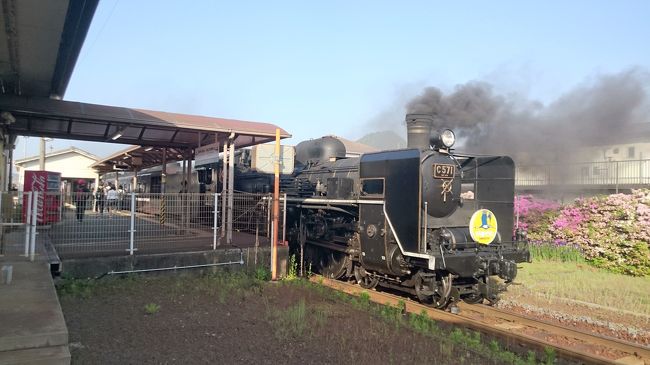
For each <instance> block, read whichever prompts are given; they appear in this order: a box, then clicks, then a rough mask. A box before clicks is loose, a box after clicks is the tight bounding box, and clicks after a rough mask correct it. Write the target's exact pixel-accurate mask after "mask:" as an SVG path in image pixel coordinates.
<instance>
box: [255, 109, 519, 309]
mask: <svg viewBox="0 0 650 365" xmlns="http://www.w3.org/2000/svg"><path fill="white" fill-rule="evenodd" d="M406 123H407V127H408V148H407V149H402V150H393V151H382V152H376V153H368V154H364V155H362V156H361V157H358V158H345V146H344V145H343V144H342V143H341V142H340V141H339V140H337V139H334V138H331V137H323V138H320V139H317V140H310V141H305V142H302V143H300V144H298V145H297V146H296V161H295V162H296V171H295V172H294V174H293V175H292V176H284V177H283V179H282V184H281V185H282V189H283V190H284V192H286V193H287V196H288V198H287V203H288V205H287V231H288V233H289V240H290V246H291V249H292V251H293V252H295V253H297V254H298V255H301V254H302V255H303V256H304V257H303V258H304V261H305V262H307V263H311V265H312V268H313V269H314V270H315V271H320V272H321V273H322V274H323V275H325V276H327V277H330V278H335V279H340V278H348V279H351V280H356V281H357V282H358V283H359V284H360V285H361V286H362V287H364V288H373V287H375V286H377V285H382V286H385V287H390V288H393V289H399V290H402V291H406V292H409V293H411V294H413V295H415V296H417V298H418V299H419V300H420V301H422V302H424V303H426V304H429V305H431V306H434V307H437V308H445V307H446V306H447V305H448V304H449V303H451V302H453V301H458V300H460V299H462V300H464V301H466V302H471V303H477V302H482V301H483V300H484V299H487V300H488V301H490V302H496V301H497V300H498V293H499V291H500V290H503V288H504V287H505V285H503V284H501V285H491V284H490V283H491V280H489V279H490V278H494V277H499V278H501V279H502V280H503V281H504V283H505V284H507V283H510V282H512V281H513V280H514V278H515V277H516V275H517V266H516V264H517V263H518V262H525V261H529V260H530V254H529V251H528V245H527V243H526V239H525V233H524V232H515V234H513V198H514V171H515V169H514V163H513V161H512V159H511V158H509V157H505V156H490V157H485V156H481V157H477V156H466V155H457V154H454V153H453V151H452V149H451V147H452V146H453V144H454V142H455V136H454V134H453V132H452V131H451V130H443V131H432V127H431V125H432V119H431V116H429V115H413V114H411V115H407V117H406ZM255 179H257V181H259V177H257V178H255ZM244 180H246V178H244ZM494 282H497V281H496V280H494Z"/></svg>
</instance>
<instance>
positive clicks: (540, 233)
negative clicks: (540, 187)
mask: <svg viewBox="0 0 650 365" xmlns="http://www.w3.org/2000/svg"><path fill="white" fill-rule="evenodd" d="M517 213H518V214H519V220H520V224H519V227H520V228H524V229H526V230H528V237H529V238H530V240H531V241H532V242H533V243H552V244H555V245H558V246H563V245H574V246H576V247H579V248H580V250H581V251H582V252H583V254H584V256H585V258H586V259H587V260H588V261H589V262H591V263H592V264H594V265H596V266H599V267H603V268H607V269H610V270H613V271H616V272H621V273H626V274H631V275H650V190H649V189H642V190H635V191H633V193H632V194H613V195H604V196H596V197H591V198H584V199H576V200H575V201H574V202H573V203H571V204H567V205H565V206H560V205H559V204H556V203H553V202H550V201H544V200H539V199H535V198H533V197H532V196H530V195H528V196H519V197H517V200H516V202H515V214H517Z"/></svg>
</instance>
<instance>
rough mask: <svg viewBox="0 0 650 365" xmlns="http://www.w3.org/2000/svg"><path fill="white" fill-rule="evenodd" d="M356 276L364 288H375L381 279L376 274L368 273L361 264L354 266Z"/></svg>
mask: <svg viewBox="0 0 650 365" xmlns="http://www.w3.org/2000/svg"><path fill="white" fill-rule="evenodd" d="M354 277H355V279H357V283H359V286H360V287H362V288H364V289H374V288H375V287H376V286H377V284H379V279H378V278H377V277H375V276H372V275H368V273H367V272H366V270H365V269H364V268H363V267H361V266H355V267H354Z"/></svg>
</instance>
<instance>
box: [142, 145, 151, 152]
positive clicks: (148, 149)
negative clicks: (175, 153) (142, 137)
mask: <svg viewBox="0 0 650 365" xmlns="http://www.w3.org/2000/svg"><path fill="white" fill-rule="evenodd" d="M151 150H153V146H149V147H147V148H145V149H144V151H145V152H149V151H151Z"/></svg>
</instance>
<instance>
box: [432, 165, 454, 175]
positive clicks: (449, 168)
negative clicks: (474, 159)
mask: <svg viewBox="0 0 650 365" xmlns="http://www.w3.org/2000/svg"><path fill="white" fill-rule="evenodd" d="M455 172H456V166H454V165H442V164H437V163H436V164H433V177H434V178H436V179H453V178H454V173H455Z"/></svg>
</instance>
